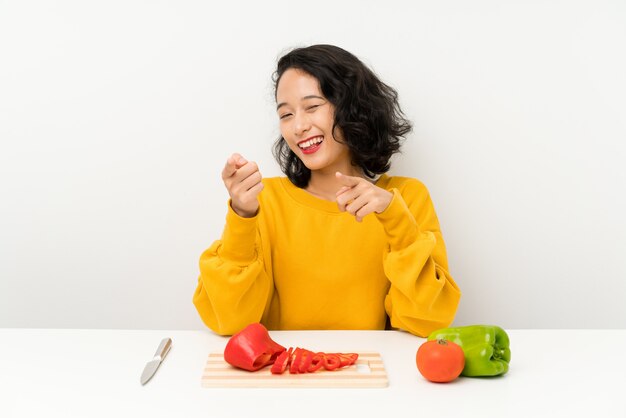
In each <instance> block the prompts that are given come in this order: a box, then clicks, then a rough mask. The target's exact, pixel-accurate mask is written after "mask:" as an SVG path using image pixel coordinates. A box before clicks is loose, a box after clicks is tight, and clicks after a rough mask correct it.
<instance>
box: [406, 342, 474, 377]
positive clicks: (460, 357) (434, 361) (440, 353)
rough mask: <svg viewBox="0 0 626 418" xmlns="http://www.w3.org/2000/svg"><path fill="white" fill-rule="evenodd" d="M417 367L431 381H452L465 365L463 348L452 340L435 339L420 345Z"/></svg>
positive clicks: (416, 360) (416, 358)
mask: <svg viewBox="0 0 626 418" xmlns="http://www.w3.org/2000/svg"><path fill="white" fill-rule="evenodd" d="M415 362H416V363H417V369H418V370H419V371H420V373H421V374H422V376H424V377H425V378H426V379H428V380H430V381H431V382H438V383H445V382H451V381H453V380H454V379H456V378H457V377H459V375H460V374H461V372H462V371H463V367H465V354H464V353H463V349H462V348H461V347H460V346H459V345H458V344H455V343H453V342H452V341H447V340H433V341H428V342H425V343H423V344H422V345H420V347H419V348H418V349H417V354H416V356H415Z"/></svg>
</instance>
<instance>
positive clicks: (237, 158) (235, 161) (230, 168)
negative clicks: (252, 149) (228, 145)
mask: <svg viewBox="0 0 626 418" xmlns="http://www.w3.org/2000/svg"><path fill="white" fill-rule="evenodd" d="M246 162H247V161H246V160H245V158H243V157H242V156H241V155H239V154H237V153H235V154H233V155H231V156H230V157H228V160H226V165H225V166H224V169H223V170H222V178H223V179H226V178H228V177H230V176H232V175H233V174H235V173H236V172H237V170H238V169H240V168H241V166H243V165H244V164H245V163H246Z"/></svg>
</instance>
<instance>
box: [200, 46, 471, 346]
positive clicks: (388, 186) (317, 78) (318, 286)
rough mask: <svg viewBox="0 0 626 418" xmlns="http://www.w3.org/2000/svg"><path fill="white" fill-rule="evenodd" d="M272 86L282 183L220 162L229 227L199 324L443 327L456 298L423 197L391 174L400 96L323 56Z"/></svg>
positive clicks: (297, 55)
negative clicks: (282, 173)
mask: <svg viewBox="0 0 626 418" xmlns="http://www.w3.org/2000/svg"><path fill="white" fill-rule="evenodd" d="M274 81H275V96H276V104H277V106H276V111H277V115H278V118H279V121H280V131H281V137H280V138H279V139H278V140H277V142H276V143H275V145H274V155H275V157H276V158H277V160H278V162H279V164H280V166H281V168H282V170H283V172H284V173H285V175H286V176H287V177H276V178H262V176H261V173H260V171H259V168H258V166H257V165H256V164H255V163H254V162H251V161H247V160H246V159H245V158H244V157H243V156H242V155H240V154H233V155H232V156H231V157H230V158H228V161H227V162H226V165H225V167H224V169H223V171H222V179H223V180H224V184H225V186H226V188H227V189H228V193H229V195H230V201H229V205H228V213H227V215H226V226H225V228H224V232H223V235H222V237H221V239H220V240H218V241H215V242H214V243H213V245H212V246H211V247H210V248H209V249H208V250H206V251H205V252H204V253H203V254H202V256H201V258H200V278H199V281H198V287H197V289H196V292H195V294H194V297H193V302H194V304H195V306H196V308H197V310H198V313H199V314H200V317H201V318H202V320H203V321H204V322H205V324H206V325H207V326H208V327H209V328H211V329H212V330H213V331H215V332H216V333H218V334H223V335H230V334H233V333H235V332H237V331H239V330H240V329H242V328H243V327H245V326H246V325H248V324H249V323H251V322H261V323H263V324H265V325H266V326H267V327H268V328H269V329H385V328H390V327H391V328H397V329H403V330H406V331H409V332H411V333H413V334H415V335H418V336H426V335H428V334H429V333H430V332H431V331H433V330H435V329H438V328H443V327H446V326H448V325H449V324H450V323H451V322H452V320H453V319H454V315H455V313H456V309H457V306H458V302H459V298H460V291H459V289H458V287H457V285H456V283H455V282H454V280H453V279H452V277H451V276H450V274H449V272H448V262H447V257H446V250H445V246H444V242H443V238H442V235H441V231H440V228H439V222H438V220H437V216H436V214H435V210H434V208H433V204H432V202H431V199H430V197H429V194H428V190H427V189H426V187H425V186H424V185H423V184H422V183H420V182H419V181H418V180H415V179H412V178H406V177H395V176H394V177H391V176H388V175H386V174H385V173H386V172H387V171H388V170H389V167H390V158H391V156H392V155H393V154H394V153H396V152H398V151H399V149H400V142H401V140H402V139H403V137H404V135H406V134H407V133H408V132H409V131H410V130H411V125H410V123H409V122H408V121H407V120H406V119H404V117H403V114H402V112H401V110H400V107H399V104H398V100H397V93H396V92H395V90H393V89H392V88H391V87H389V86H387V85H386V84H384V83H383V82H381V81H380V80H379V79H378V78H377V77H376V76H375V75H374V73H373V72H372V71H371V70H370V69H368V68H367V67H366V66H365V65H364V64H363V63H362V62H361V61H360V60H359V59H358V58H356V57H355V56H354V55H352V54H351V53H349V52H347V51H345V50H343V49H341V48H338V47H335V46H331V45H314V46H310V47H307V48H299V49H295V50H293V51H291V52H289V53H288V54H286V55H285V56H283V57H282V58H281V59H280V60H279V62H278V67H277V70H276V73H275V76H274Z"/></svg>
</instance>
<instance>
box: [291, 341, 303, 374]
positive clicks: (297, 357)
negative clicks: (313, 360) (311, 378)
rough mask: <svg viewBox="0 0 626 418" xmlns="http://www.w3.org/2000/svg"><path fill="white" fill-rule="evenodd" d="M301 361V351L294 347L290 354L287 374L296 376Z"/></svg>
mask: <svg viewBox="0 0 626 418" xmlns="http://www.w3.org/2000/svg"><path fill="white" fill-rule="evenodd" d="M301 360H302V349H301V348H300V347H296V349H295V350H293V354H291V364H290V365H289V373H293V374H298V373H299V370H300V361H301Z"/></svg>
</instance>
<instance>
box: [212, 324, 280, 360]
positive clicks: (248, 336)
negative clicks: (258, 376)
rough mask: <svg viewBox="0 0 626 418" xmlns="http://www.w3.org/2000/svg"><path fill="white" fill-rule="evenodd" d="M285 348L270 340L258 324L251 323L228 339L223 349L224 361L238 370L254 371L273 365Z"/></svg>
mask: <svg viewBox="0 0 626 418" xmlns="http://www.w3.org/2000/svg"><path fill="white" fill-rule="evenodd" d="M283 351H285V347H283V346H282V345H280V344H278V343H276V342H275V341H274V340H272V339H271V338H270V334H269V332H267V329H266V328H265V327H264V326H263V325H261V324H260V323H258V322H257V323H252V324H250V325H248V326H247V327H245V328H244V329H242V330H241V331H239V332H238V333H236V334H235V335H233V336H232V337H230V340H228V343H227V344H226V348H225V349H224V360H225V361H226V362H227V363H228V364H231V365H232V366H235V367H238V368H240V369H244V370H249V371H256V370H259V369H262V368H263V367H265V366H267V365H269V364H272V363H274V361H275V360H276V358H277V357H278V356H279V355H280V354H281V353H282V352H283Z"/></svg>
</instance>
